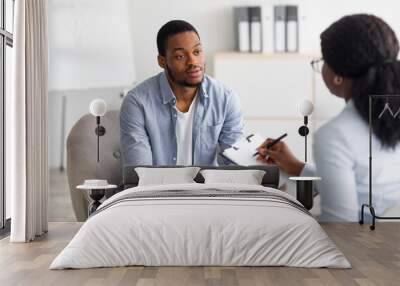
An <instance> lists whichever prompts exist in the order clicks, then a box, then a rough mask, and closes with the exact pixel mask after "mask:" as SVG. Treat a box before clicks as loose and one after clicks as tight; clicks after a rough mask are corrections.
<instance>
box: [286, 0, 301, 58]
mask: <svg viewBox="0 0 400 286" xmlns="http://www.w3.org/2000/svg"><path fill="white" fill-rule="evenodd" d="M297 11H298V10H297V6H286V51H287V52H291V53H294V52H298V51H299V24H298V23H299V21H298V12H297Z"/></svg>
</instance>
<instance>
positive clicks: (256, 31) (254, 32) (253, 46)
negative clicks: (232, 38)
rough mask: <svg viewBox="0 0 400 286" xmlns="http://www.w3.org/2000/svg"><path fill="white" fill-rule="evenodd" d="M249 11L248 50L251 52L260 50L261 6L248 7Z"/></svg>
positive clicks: (259, 51)
mask: <svg viewBox="0 0 400 286" xmlns="http://www.w3.org/2000/svg"><path fill="white" fill-rule="evenodd" d="M249 13H250V51H251V52H252V53H261V52H262V26H261V7H260V6H255V7H249Z"/></svg>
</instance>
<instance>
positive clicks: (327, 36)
mask: <svg viewBox="0 0 400 286" xmlns="http://www.w3.org/2000/svg"><path fill="white" fill-rule="evenodd" d="M321 51H322V58H321V59H320V63H321V64H322V70H321V72H322V77H323V80H324V82H325V84H326V86H327V87H328V89H329V90H330V92H331V93H332V94H334V95H336V96H338V97H340V98H343V99H344V100H345V101H346V106H345V108H344V109H343V110H342V112H341V113H340V114H338V115H337V116H336V117H334V118H333V119H332V120H330V121H329V122H327V123H326V124H325V125H323V126H322V127H321V128H319V129H318V130H317V131H316V133H315V135H314V143H313V150H314V160H315V166H311V165H309V164H305V163H303V162H301V161H300V160H299V159H297V158H296V157H295V156H294V155H293V153H292V152H291V151H290V149H289V148H288V146H287V145H286V144H285V143H284V142H282V141H281V142H280V143H278V144H276V145H274V147H272V148H270V149H266V148H265V145H266V143H268V142H270V141H271V139H268V140H267V141H266V142H265V143H264V144H263V145H262V146H261V147H260V148H259V150H258V151H259V153H260V154H261V155H260V156H259V158H258V159H259V160H263V161H266V162H268V163H274V164H277V165H278V166H279V167H280V168H281V170H283V171H285V172H287V173H288V174H290V175H295V176H299V175H301V176H310V175H318V176H320V177H321V178H322V180H321V181H320V182H318V183H317V188H318V191H319V192H320V195H321V212H322V213H321V217H320V219H321V220H347V221H358V220H359V215H360V206H361V204H363V203H367V202H368V190H369V172H368V170H369V169H368V155H369V144H368V143H369V125H368V122H369V95H400V63H399V62H398V61H397V56H398V52H399V42H398V40H397V38H396V35H395V33H394V31H393V30H392V29H391V28H390V26H389V25H388V24H387V23H386V22H384V21H383V20H382V19H380V18H378V17H376V16H373V15H366V14H356V15H350V16H345V17H343V18H341V19H339V20H338V21H336V22H334V23H333V24H332V25H331V26H329V27H328V28H327V29H326V30H325V31H324V32H323V33H322V34H321ZM314 63H315V62H314ZM386 102H388V103H389V104H390V107H391V110H393V114H394V115H397V116H396V117H395V116H393V115H392V114H389V113H387V114H386V115H383V116H382V115H381V114H380V113H381V112H382V110H383V109H384V104H385V103H386ZM399 103H400V96H399V98H395V97H394V98H393V97H388V98H387V101H385V102H384V101H379V102H377V103H376V104H375V105H374V108H373V114H372V116H373V118H374V120H373V124H372V131H373V139H372V146H373V154H374V163H373V170H374V171H373V177H372V182H373V185H374V192H373V195H374V205H375V210H376V212H377V214H378V215H379V214H382V213H383V212H385V211H387V210H388V209H390V208H392V207H396V206H400V146H399V142H400V112H399V113H398V114H396V111H397V110H400V104H399ZM379 115H381V116H379ZM378 117H380V119H379V120H378ZM267 155H268V157H266V156H267Z"/></svg>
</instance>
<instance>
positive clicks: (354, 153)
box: [301, 100, 400, 221]
mask: <svg viewBox="0 0 400 286" xmlns="http://www.w3.org/2000/svg"><path fill="white" fill-rule="evenodd" d="M377 120H378V119H377ZM313 154H314V161H315V166H313V165H309V164H307V165H306V166H305V167H304V169H303V171H302V173H301V176H311V175H318V176H320V177H321V178H322V180H321V181H319V182H317V189H318V191H319V192H320V196H321V217H320V220H324V221H332V220H347V221H358V220H359V215H360V209H361V205H362V204H363V203H368V192H369V169H368V161H369V126H368V122H366V121H364V120H363V119H362V118H361V116H360V115H359V113H358V111H357V110H356V109H355V107H354V103H353V102H352V101H351V100H350V101H349V102H348V103H347V104H346V107H345V108H344V109H343V110H342V112H341V113H340V114H339V115H337V116H336V117H334V118H333V119H332V120H330V121H329V122H327V123H326V124H324V125H323V126H322V127H320V128H319V129H318V130H317V131H316V133H315V135H314V143H313ZM372 158H373V160H372V186H373V189H372V190H373V191H372V193H373V205H374V207H375V212H376V214H377V215H379V214H382V212H384V211H385V210H386V209H388V208H391V207H394V206H396V205H397V206H398V205H400V147H399V146H398V147H397V148H396V149H395V150H390V149H389V150H388V149H383V148H382V145H381V143H380V141H379V140H378V139H377V137H375V136H373V138H372ZM367 211H368V209H367ZM399 215H400V214H399Z"/></svg>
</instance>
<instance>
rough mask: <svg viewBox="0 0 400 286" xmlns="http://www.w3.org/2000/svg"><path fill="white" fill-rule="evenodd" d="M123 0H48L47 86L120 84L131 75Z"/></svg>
mask: <svg viewBox="0 0 400 286" xmlns="http://www.w3.org/2000/svg"><path fill="white" fill-rule="evenodd" d="M128 2H129V0H117V1H109V0H49V3H48V15H49V19H48V22H49V28H48V29H49V31H48V33H49V56H50V64H49V90H50V91H52V90H64V89H68V90H69V89H86V88H98V87H115V86H125V85H129V84H130V83H132V81H133V80H134V78H135V66H134V58H133V57H134V53H133V41H132V36H133V35H132V33H131V28H132V26H131V25H130V22H129V17H130V15H129V9H128Z"/></svg>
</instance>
